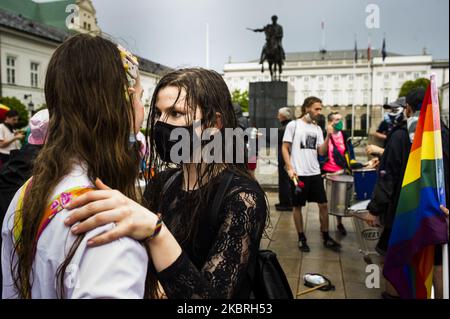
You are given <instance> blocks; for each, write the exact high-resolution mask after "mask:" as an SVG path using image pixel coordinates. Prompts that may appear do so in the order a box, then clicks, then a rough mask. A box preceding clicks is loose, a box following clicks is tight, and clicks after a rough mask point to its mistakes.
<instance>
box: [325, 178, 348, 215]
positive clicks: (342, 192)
mask: <svg viewBox="0 0 450 319" xmlns="http://www.w3.org/2000/svg"><path fill="white" fill-rule="evenodd" d="M326 179H327V198H328V213H329V214H331V215H336V216H341V217H349V216H351V215H349V213H348V207H349V206H350V202H351V200H352V195H353V176H350V175H330V176H327V177H326Z"/></svg>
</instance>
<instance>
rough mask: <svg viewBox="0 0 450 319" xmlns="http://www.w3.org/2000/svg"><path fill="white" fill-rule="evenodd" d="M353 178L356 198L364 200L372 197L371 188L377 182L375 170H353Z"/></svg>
mask: <svg viewBox="0 0 450 319" xmlns="http://www.w3.org/2000/svg"><path fill="white" fill-rule="evenodd" d="M353 177H354V178H355V193H356V200H366V199H370V198H372V193H373V189H374V188H375V184H376V182H377V171H376V170H375V169H373V168H371V169H367V168H366V169H355V170H353Z"/></svg>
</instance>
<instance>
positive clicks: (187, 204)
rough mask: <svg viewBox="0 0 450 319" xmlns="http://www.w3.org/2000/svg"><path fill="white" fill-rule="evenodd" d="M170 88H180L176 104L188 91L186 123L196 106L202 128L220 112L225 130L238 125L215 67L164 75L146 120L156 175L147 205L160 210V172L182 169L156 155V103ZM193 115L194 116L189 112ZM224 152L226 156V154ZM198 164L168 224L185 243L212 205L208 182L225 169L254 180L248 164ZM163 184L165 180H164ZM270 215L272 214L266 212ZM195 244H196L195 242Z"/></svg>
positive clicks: (212, 122) (212, 187) (149, 187)
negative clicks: (207, 207)
mask: <svg viewBox="0 0 450 319" xmlns="http://www.w3.org/2000/svg"><path fill="white" fill-rule="evenodd" d="M167 87H174V88H176V89H178V98H177V99H176V101H175V102H174V105H173V106H172V108H173V107H174V106H175V104H176V103H177V102H178V100H179V99H180V96H181V93H182V91H183V90H184V91H185V92H186V96H185V100H186V105H187V107H188V108H189V109H190V111H191V112H187V113H186V115H185V116H186V122H187V123H188V124H192V123H193V121H194V120H197V119H196V118H195V114H196V111H197V109H200V111H201V113H202V127H203V128H209V127H214V126H215V125H216V123H217V115H216V114H217V113H219V114H220V115H221V117H220V119H221V123H222V126H223V128H222V130H224V129H225V128H233V129H235V128H237V127H238V124H237V119H236V115H235V112H234V108H233V103H232V100H231V95H230V91H229V89H228V87H227V85H226V84H225V81H224V80H223V78H222V76H221V75H220V74H219V73H217V72H215V71H212V70H206V69H201V68H188V69H181V70H176V71H173V72H170V73H168V74H166V75H165V76H163V78H162V79H161V80H160V81H159V83H158V84H157V86H156V88H155V91H154V93H153V97H152V101H151V104H150V113H149V117H148V120H147V132H148V136H147V140H148V144H149V147H148V152H147V154H146V160H147V162H148V163H149V165H148V167H149V170H152V172H149V173H148V174H147V175H148V176H154V178H150V180H149V181H148V182H147V191H146V194H149V195H148V196H149V197H147V196H146V198H145V199H146V201H147V202H146V205H148V207H149V208H150V209H158V208H157V207H158V206H159V203H160V202H161V201H164V198H165V196H166V194H161V193H159V192H158V191H155V190H161V185H157V184H155V183H156V182H157V181H158V178H157V177H158V175H159V174H160V173H161V172H162V171H164V170H166V169H168V168H170V167H176V168H178V169H181V167H182V166H181V165H180V164H176V165H174V164H170V165H169V164H167V163H164V162H162V161H161V159H160V158H159V155H158V154H157V151H156V147H155V142H154V138H153V132H154V126H155V123H156V122H157V121H158V115H159V114H158V113H159V111H158V109H157V107H156V102H157V98H158V94H159V93H160V92H161V90H163V89H164V88H167ZM190 113H192V114H194V117H192V116H191V115H190ZM225 149H226V148H225V141H224V139H222V150H225ZM224 153H225V152H223V154H222V155H223V156H225V154H224ZM223 159H224V158H223ZM189 165H195V170H196V173H197V181H196V182H195V184H194V185H188V186H187V188H188V189H189V188H190V187H196V188H197V190H196V191H195V192H188V193H187V194H186V195H185V197H184V198H183V205H181V206H182V209H183V212H182V213H181V214H179V216H177V217H178V218H179V219H178V220H176V221H174V223H173V224H172V225H168V227H169V229H171V231H172V232H173V233H176V234H177V239H178V240H179V242H180V244H181V245H182V244H183V243H184V242H187V241H191V240H192V239H193V238H195V236H196V234H197V231H198V227H199V219H200V218H199V214H200V212H201V211H202V209H205V207H206V206H205V205H207V204H208V203H209V204H211V200H212V198H211V196H212V193H213V191H215V186H216V185H214V184H213V183H209V181H210V180H212V179H213V178H214V177H215V176H217V175H218V174H219V173H220V172H221V171H222V170H224V169H227V170H229V171H231V172H233V173H234V174H235V175H237V176H242V177H245V178H247V179H249V180H254V179H253V177H251V175H250V173H249V171H248V169H247V165H246V163H227V162H226V161H222V163H214V162H213V163H198V164H189ZM161 182H162V183H163V182H165V181H161ZM267 216H269V214H267ZM194 245H195V243H194Z"/></svg>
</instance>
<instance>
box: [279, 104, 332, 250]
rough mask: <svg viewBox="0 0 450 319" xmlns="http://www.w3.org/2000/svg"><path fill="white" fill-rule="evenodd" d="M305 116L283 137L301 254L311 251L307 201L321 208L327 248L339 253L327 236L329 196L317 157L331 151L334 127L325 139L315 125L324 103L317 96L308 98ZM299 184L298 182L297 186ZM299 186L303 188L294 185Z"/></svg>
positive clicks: (323, 237) (283, 149)
mask: <svg viewBox="0 0 450 319" xmlns="http://www.w3.org/2000/svg"><path fill="white" fill-rule="evenodd" d="M302 111H303V114H302V116H301V117H300V118H299V119H297V120H295V121H291V122H290V123H289V124H288V125H287V126H286V131H285V133H284V136H283V146H282V152H283V158H284V161H285V163H286V171H287V173H288V175H289V178H291V180H293V181H295V182H293V183H291V185H292V202H293V215H294V222H295V227H296V229H297V232H298V240H299V241H298V245H299V248H300V250H301V251H303V252H309V251H310V248H309V246H308V244H307V240H306V236H305V234H304V231H303V217H302V207H303V206H305V205H306V202H314V203H317V204H318V205H319V213H320V230H321V232H322V239H323V243H324V246H325V247H326V248H330V249H333V250H339V248H340V246H341V245H340V244H339V243H337V242H336V241H335V240H334V239H333V238H331V237H330V235H329V234H328V206H327V196H326V193H325V188H324V184H323V179H322V176H321V172H320V164H319V160H318V154H320V155H322V156H324V155H326V154H327V151H328V142H329V135H330V134H332V132H333V127H332V126H331V125H329V126H328V127H327V136H326V138H325V140H324V138H323V133H322V130H321V128H320V127H319V126H318V125H317V124H316V122H315V121H316V119H317V117H318V116H319V115H320V114H321V111H322V101H321V100H320V99H319V98H317V97H313V96H311V97H308V98H306V99H305V101H304V103H303V106H302ZM297 182H298V183H297ZM295 183H297V184H298V185H300V186H297V187H296V185H295Z"/></svg>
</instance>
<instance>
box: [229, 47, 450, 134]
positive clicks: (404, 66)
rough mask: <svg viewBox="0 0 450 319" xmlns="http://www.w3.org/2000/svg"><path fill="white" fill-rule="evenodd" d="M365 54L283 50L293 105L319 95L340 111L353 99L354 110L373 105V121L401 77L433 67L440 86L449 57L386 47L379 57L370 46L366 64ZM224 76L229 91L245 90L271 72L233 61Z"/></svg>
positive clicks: (412, 76) (395, 92)
mask: <svg viewBox="0 0 450 319" xmlns="http://www.w3.org/2000/svg"><path fill="white" fill-rule="evenodd" d="M365 54H366V51H365V50H359V51H358V61H357V63H356V64H355V63H354V51H353V50H344V51H327V52H326V53H321V52H299V53H287V54H286V61H285V64H284V68H283V73H282V76H281V80H282V81H287V82H289V83H290V84H291V85H292V87H294V101H295V102H294V104H295V105H296V106H299V105H301V104H302V103H303V100H304V99H305V98H306V97H308V96H311V95H315V96H317V97H319V98H321V99H322V100H323V103H324V105H325V106H327V108H326V110H331V109H332V108H333V106H334V107H339V111H341V112H342V113H344V115H345V114H346V115H348V114H349V112H351V107H350V106H351V105H355V107H356V110H357V113H358V114H362V113H363V112H367V111H366V106H367V105H373V107H371V109H370V114H371V117H372V124H373V125H376V124H377V123H378V121H379V120H380V119H381V113H382V109H381V106H382V105H383V104H385V103H386V102H387V101H393V100H395V99H397V97H398V93H399V90H400V87H401V86H402V84H403V83H404V82H405V81H407V80H415V79H417V78H421V77H429V75H430V73H432V72H434V73H436V74H437V81H438V86H441V85H443V84H444V83H446V82H448V81H449V63H448V60H444V61H434V60H433V58H432V56H431V55H419V56H404V55H399V54H393V53H388V56H387V58H386V59H385V61H384V63H383V61H382V58H381V52H380V51H379V50H374V51H373V52H372V56H373V58H372V59H371V61H370V62H371V64H370V66H369V63H368V60H367V57H366V56H365ZM224 79H225V81H226V83H227V85H228V87H229V88H230V90H231V91H233V90H235V89H240V90H248V89H249V83H250V82H256V81H269V80H270V74H269V72H268V65H266V66H265V73H264V74H263V73H261V65H260V64H259V62H258V61H251V62H247V63H234V62H232V63H227V64H225V66H224ZM356 128H357V129H359V128H361V118H357V119H356Z"/></svg>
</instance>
